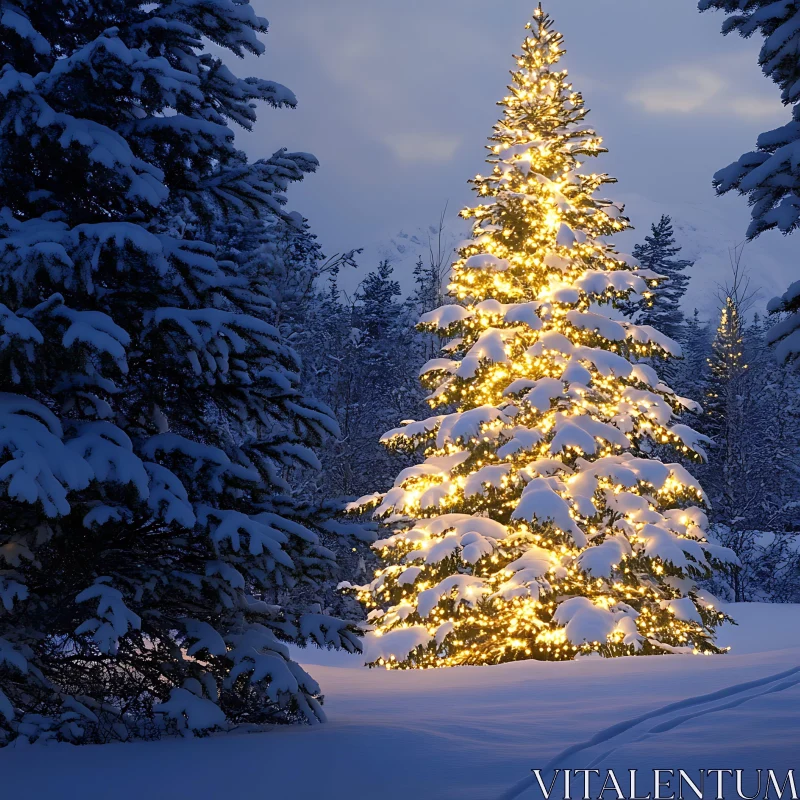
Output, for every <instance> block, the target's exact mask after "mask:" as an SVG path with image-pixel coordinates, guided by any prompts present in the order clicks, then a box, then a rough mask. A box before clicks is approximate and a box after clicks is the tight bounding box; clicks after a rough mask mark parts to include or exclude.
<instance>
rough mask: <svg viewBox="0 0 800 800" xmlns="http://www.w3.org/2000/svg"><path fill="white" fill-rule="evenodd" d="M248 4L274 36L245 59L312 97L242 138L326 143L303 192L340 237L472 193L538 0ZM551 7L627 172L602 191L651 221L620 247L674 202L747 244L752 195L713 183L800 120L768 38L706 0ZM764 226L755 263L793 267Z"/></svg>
mask: <svg viewBox="0 0 800 800" xmlns="http://www.w3.org/2000/svg"><path fill="white" fill-rule="evenodd" d="M252 3H253V5H254V6H255V8H256V11H257V12H258V13H259V14H262V15H263V16H266V17H267V18H268V19H269V20H270V23H271V32H270V34H269V36H268V37H267V48H268V50H267V54H266V55H265V56H263V57H262V58H260V59H255V58H248V59H247V60H246V63H245V64H244V65H242V64H236V65H235V67H236V70H237V72H238V73H239V74H241V75H246V74H254V75H259V76H263V77H268V78H271V79H273V80H277V81H280V82H281V83H284V84H286V85H287V86H289V87H290V88H291V89H292V90H293V91H294V92H295V93H296V94H297V95H298V99H299V107H298V109H297V110H295V111H271V110H268V109H264V110H263V111H262V113H261V116H260V122H259V124H258V126H257V128H256V131H255V132H254V133H253V134H249V135H246V136H240V139H239V141H240V142H241V144H242V146H243V147H244V148H245V149H246V150H247V152H248V153H249V154H250V155H251V156H252V157H254V158H258V157H262V156H265V155H268V154H270V153H271V152H272V151H273V150H275V149H277V148H278V147H279V146H284V145H285V146H287V147H289V148H290V149H292V150H305V151H309V152H312V153H314V154H315V155H316V156H317V157H318V158H319V160H320V161H321V164H322V166H321V169H320V171H319V172H318V173H317V174H316V175H314V176H311V177H309V178H307V179H306V182H305V184H304V185H303V186H302V187H299V188H295V189H293V190H292V191H291V195H290V206H291V207H292V208H294V209H297V210H299V211H300V212H301V213H303V215H304V216H306V217H308V218H309V219H310V221H311V223H312V226H313V228H314V230H315V231H316V232H317V233H318V234H319V237H320V239H321V241H322V242H323V245H324V246H325V248H326V250H327V251H328V252H335V251H337V250H340V249H343V248H350V247H357V246H364V245H365V246H367V247H368V248H369V247H371V246H374V245H375V244H376V243H377V242H380V241H381V240H386V239H388V238H389V237H391V236H392V235H394V234H397V233H398V231H400V230H401V229H406V230H411V229H414V228H415V227H416V226H420V225H423V224H426V223H428V222H431V221H433V220H434V219H435V218H437V217H438V214H439V212H440V210H441V209H442V207H443V205H444V203H445V202H446V201H449V207H450V210H451V211H452V212H453V216H454V215H455V212H457V211H458V210H459V209H460V208H461V207H462V206H463V205H464V204H466V203H468V202H470V192H469V189H468V187H467V184H466V180H467V179H468V178H469V177H471V176H472V175H474V174H475V173H476V172H479V171H480V170H481V169H482V167H483V155H484V151H483V145H484V143H485V140H486V137H487V135H488V134H489V132H490V130H491V127H492V125H493V124H494V122H495V120H496V118H497V113H498V109H497V108H496V106H495V102H496V101H497V100H498V99H499V98H500V97H501V96H502V95H503V94H504V90H505V85H506V83H507V79H508V70H509V69H510V67H511V65H512V58H511V56H512V53H515V52H517V51H518V50H519V44H520V42H521V41H522V38H523V36H524V26H525V23H526V22H527V20H528V19H529V18H530V15H531V12H532V10H533V8H534V0H424V1H423V0H402V2H398V0H394V1H393V2H392V1H391V0H336V1H335V2H331V0H300V2H297V0H252ZM545 5H546V9H547V10H549V11H550V12H551V14H553V16H554V18H555V21H556V26H557V28H558V29H559V30H561V31H562V32H563V33H564V35H565V37H566V47H567V50H568V53H567V56H566V58H565V60H564V62H562V63H563V64H564V66H566V68H567V69H569V72H570V77H571V79H572V82H573V83H574V85H575V87H576V88H577V89H579V90H580V91H582V92H583V94H584V97H585V98H586V101H587V105H588V107H589V108H591V109H592V113H591V114H590V115H589V121H590V123H591V124H592V125H593V126H594V127H595V128H596V129H597V130H598V131H599V132H600V134H601V135H602V136H603V137H604V139H605V143H606V145H607V146H608V147H609V150H610V153H609V154H608V155H606V156H604V157H603V158H602V161H601V162H600V164H599V165H598V166H599V167H600V168H601V169H603V170H605V171H607V172H609V173H610V174H612V175H614V176H616V177H617V178H619V181H620V183H619V185H618V186H617V187H609V188H608V189H607V191H606V194H607V195H609V196H612V197H615V198H617V197H618V198H621V199H623V200H625V201H627V202H628V211H629V213H630V214H631V216H632V217H633V219H634V223H635V224H636V225H637V227H638V228H639V230H638V231H637V233H636V234H635V235H634V234H631V235H634V236H635V238H634V239H632V240H630V242H627V243H621V246H622V247H623V249H627V250H630V248H631V247H632V242H633V241H636V240H638V238H640V236H641V234H642V233H643V231H642V228H643V227H644V226H645V224H646V223H647V222H649V216H648V215H651V214H654V213H656V211H659V212H660V211H661V210H665V211H669V210H670V209H672V208H674V209H675V213H676V215H677V216H681V215H683V217H684V218H688V217H692V216H693V215H694V214H693V211H692V209H696V210H697V217H698V220H697V222H696V223H691V222H690V223H688V224H690V225H691V224H696V225H697V227H698V228H699V229H708V228H712V227H713V228H715V233H714V234H713V236H715V237H716V238H718V239H720V241H719V248H720V249H721V251H726V249H727V247H728V246H729V245H732V244H734V243H735V242H734V241H722V240H723V239H730V238H731V237H738V238H739V240H741V238H743V234H744V229H745V225H746V220H747V216H748V212H747V209H746V203H745V201H744V200H743V199H740V198H725V199H722V200H717V199H715V198H714V195H713V190H712V189H711V186H710V182H711V177H712V175H713V173H714V171H715V170H716V169H719V168H720V167H723V166H726V165H727V164H728V163H729V162H730V161H732V160H734V159H735V158H738V156H739V155H740V154H741V153H742V152H743V151H744V150H746V149H750V148H752V147H753V145H754V144H755V138H756V136H757V135H758V133H760V132H761V131H763V130H766V129H769V128H771V127H775V126H777V125H779V124H782V123H783V122H785V121H786V120H788V117H789V112H788V110H785V109H783V108H782V106H781V104H780V102H779V99H778V89H777V87H775V86H774V85H773V84H772V83H770V82H769V81H768V80H767V79H766V78H764V77H763V76H762V75H761V72H760V70H759V68H758V66H757V63H756V59H757V51H758V47H759V46H760V39H757V38H756V39H753V40H751V41H744V40H742V39H741V38H739V37H738V36H728V37H722V36H721V35H720V32H719V29H720V25H721V23H722V21H723V17H722V15H721V14H719V13H706V14H702V15H701V14H699V13H698V12H697V3H696V0H549V2H547V3H546V4H545ZM638 201H641V202H638ZM637 205H638V206H639V209H638V212H639V213H638V215H637V208H636V207H635V206H637ZM709 215H711V216H709ZM640 218H641V219H640ZM706 234H707V235H709V236H710V235H711V234H709V233H708V231H707V230H706ZM713 236H712V238H713ZM762 240H763V241H760V242H759V243H758V244H757V245H752V246H749V248H748V251H749V252H748V258H749V259H750V260H752V261H754V262H755V263H753V264H752V267H753V268H754V271H756V272H757V271H758V262H759V261H760V260H761V258H762V254H763V258H765V259H767V260H769V261H770V262H771V263H772V262H774V263H778V264H780V265H781V268H783V264H786V262H787V261H789V260H790V257H791V255H792V254H793V253H794V252H796V243H795V242H793V241H791V240H789V241H782V240H781V237H780V235H778V234H774V233H769V234H766V235H765V236H764V237H762ZM370 252H371V251H369V250H368V254H365V258H366V259H367V260H370V255H369V253H370ZM366 266H369V267H372V266H373V264H371V263H370V264H367V265H366ZM792 266H793V264H792V265H790V266H787V267H785V269H786V278H787V281H786V282H788V279H789V278H790V277H791V269H792ZM767 271H769V270H767ZM774 271H775V267H774V264H773V267H772V272H774ZM723 277H724V276H723ZM773 277H774V276H773ZM782 277H783V276H781V275H778V276H777V278H774V280H775V281H777V282H778V283H780V282H781V279H782ZM766 283H767V286H766V287H765V288H766V291H767V293H769V291H770V290H771V288H772V287H771V286H770V285H769V284H770V279H767V281H766ZM775 288H780V286H776V287H775Z"/></svg>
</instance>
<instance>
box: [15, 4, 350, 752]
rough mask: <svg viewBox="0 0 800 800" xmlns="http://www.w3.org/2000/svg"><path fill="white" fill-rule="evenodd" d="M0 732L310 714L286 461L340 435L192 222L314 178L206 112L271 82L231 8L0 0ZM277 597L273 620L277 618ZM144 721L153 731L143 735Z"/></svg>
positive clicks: (317, 561) (272, 87)
mask: <svg viewBox="0 0 800 800" xmlns="http://www.w3.org/2000/svg"><path fill="white" fill-rule="evenodd" d="M0 12H1V13H0V42H1V43H2V44H0V47H2V63H3V67H2V73H1V74H0V96H2V104H0V195H2V198H3V199H2V202H3V204H4V208H3V209H2V211H0V303H1V304H0V320H1V322H0V325H2V329H3V334H2V348H0V372H1V374H2V376H3V383H4V386H5V387H6V388H7V392H6V393H5V394H3V395H2V396H0V431H1V433H0V453H1V454H2V458H1V459H0V486H1V487H2V494H3V499H2V508H3V512H4V513H3V524H2V530H0V542H1V546H0V552H2V558H3V569H2V573H0V596H2V601H3V605H4V608H5V614H4V616H3V621H2V624H0V653H2V661H3V667H2V673H1V674H0V689H1V690H2V692H0V715H2V720H0V738H2V739H3V740H4V741H9V740H10V739H13V738H15V737H24V738H26V739H29V740H34V739H42V740H46V739H52V738H58V739H63V740H67V741H105V740H108V739H110V738H125V737H126V736H128V735H130V734H131V733H133V734H134V735H149V734H151V733H154V732H157V731H158V730H161V729H163V728H164V727H168V728H169V727H172V728H177V729H180V730H184V731H190V730H207V729H211V728H215V727H219V728H226V727H228V726H229V725H231V724H233V723H249V724H262V723H268V722H269V723H271V722H276V721H291V720H296V719H306V720H308V721H316V720H318V719H321V718H322V716H323V714H322V710H321V708H320V699H321V697H320V690H319V687H318V686H317V684H316V683H315V682H314V681H313V679H312V678H311V677H310V676H308V675H307V674H306V673H305V672H304V671H303V670H302V669H301V668H300V667H299V666H298V665H297V664H296V663H294V662H292V661H291V659H290V658H289V652H288V649H287V647H286V645H285V644H284V643H283V642H284V641H288V640H294V641H309V640H310V641H314V642H316V643H318V644H320V645H323V646H327V645H333V646H338V647H345V648H347V649H349V650H353V649H355V648H357V646H358V640H357V637H356V635H355V631H354V629H353V628H352V627H351V626H350V625H349V624H347V623H345V622H343V621H340V620H335V619H330V618H327V617H325V616H323V615H321V614H318V613H316V612H315V611H314V609H313V607H312V608H311V609H306V608H304V607H303V606H302V605H298V604H296V603H295V602H294V601H293V600H292V591H293V588H295V587H298V586H300V585H307V584H313V583H315V582H318V581H320V580H322V579H323V578H324V577H325V576H327V575H328V574H329V573H330V571H331V569H332V567H333V559H332V554H331V552H330V550H328V549H326V548H325V547H323V546H322V545H321V543H320V540H319V535H318V533H317V532H316V531H315V530H314V529H313V519H311V518H310V509H309V507H308V506H306V505H304V504H303V503H301V502H298V501H297V500H295V499H293V498H292V496H291V492H290V486H289V485H288V484H287V482H286V480H285V477H284V475H285V471H286V469H287V468H289V467H291V465H293V464H314V463H315V462H316V457H315V456H314V454H313V451H312V449H311V448H312V447H314V446H317V445H319V444H320V443H321V442H322V440H323V439H324V438H325V437H326V436H328V435H331V434H336V433H337V426H336V422H335V421H334V419H333V417H332V415H331V413H330V411H329V410H328V409H327V408H326V407H324V406H322V405H321V404H319V403H318V402H316V401H314V400H311V399H310V398H309V397H308V396H307V395H306V394H304V391H303V387H302V386H301V383H300V368H301V365H300V362H299V359H298V356H297V354H296V353H295V352H294V350H292V349H291V348H290V347H289V346H288V345H287V344H286V342H285V341H284V340H283V339H282V337H281V336H280V333H279V331H278V330H277V329H276V328H275V327H274V326H273V325H272V324H270V323H269V322H268V321H267V318H268V317H269V315H270V314H271V312H272V311H273V310H274V307H273V304H272V301H271V298H270V295H269V293H268V291H267V289H268V286H267V284H266V283H265V282H264V281H263V280H262V279H261V278H260V277H259V275H257V274H256V273H254V272H252V271H249V270H247V269H242V268H241V266H242V265H241V264H237V263H236V261H234V260H225V259H224V258H220V257H217V255H216V253H215V248H214V247H213V246H212V245H211V244H208V243H206V242H204V241H202V240H200V239H198V238H196V236H195V235H194V234H193V232H192V231H193V228H194V227H197V226H199V227H198V229H200V228H202V227H203V226H204V225H206V223H207V221H208V219H209V217H210V216H212V215H215V214H220V215H228V216H235V215H249V216H250V218H252V220H253V224H254V225H255V224H256V223H257V221H258V219H259V218H264V217H265V216H266V215H271V216H272V218H274V219H276V220H281V221H282V222H283V223H284V224H286V225H293V224H296V223H297V217H295V216H294V215H290V214H287V213H286V212H285V211H284V210H283V204H284V202H285V198H284V194H283V193H284V190H285V189H286V188H287V186H288V185H289V184H290V183H292V182H294V181H299V180H301V179H302V178H303V175H304V174H305V173H307V172H309V171H311V170H313V169H314V168H315V167H316V160H315V159H314V158H313V157H311V156H308V155H306V154H302V153H294V154H293V153H288V152H285V151H280V152H278V153H277V154H276V155H275V156H273V157H272V158H270V159H267V160H264V161H260V162H256V163H254V164H251V163H248V161H247V159H246V157H245V156H244V154H243V153H241V152H240V151H238V150H237V149H236V148H235V146H234V142H233V131H232V130H231V128H230V123H232V122H235V123H237V124H238V125H240V126H242V127H244V128H246V129H249V128H250V127H251V126H252V125H253V123H254V121H255V104H256V102H257V101H263V102H266V103H268V104H270V105H272V106H275V107H285V106H293V105H294V104H295V99H294V96H293V95H292V93H291V92H290V91H289V90H287V89H286V88H284V87H283V86H280V85H279V84H276V83H273V82H271V81H266V80H262V79H253V78H249V79H245V80H242V79H239V78H237V77H236V76H234V75H233V74H232V73H231V72H230V70H229V69H228V68H227V67H226V66H225V65H224V64H223V63H222V61H220V59H219V58H218V57H216V56H214V55H211V54H210V53H207V52H205V46H204V42H208V41H210V42H213V43H214V44H215V45H217V46H219V47H222V48H225V49H227V50H229V51H231V52H233V53H235V54H236V55H243V54H245V53H251V54H256V55H258V54H260V53H261V52H262V51H263V49H264V47H263V44H262V43H261V42H260V40H259V34H263V33H265V32H266V30H267V22H266V20H264V19H261V18H259V17H257V16H256V15H255V13H254V11H253V9H252V7H251V6H250V5H249V3H248V2H247V0H168V1H167V0H154V2H149V3H144V4H142V3H139V2H129V0H95V2H89V3H87V2H85V1H84V0H58V1H57V2H56V1H55V0H15V2H9V0H0ZM281 602H284V603H285V605H281ZM159 720H161V721H162V722H159Z"/></svg>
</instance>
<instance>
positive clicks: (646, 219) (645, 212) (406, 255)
mask: <svg viewBox="0 0 800 800" xmlns="http://www.w3.org/2000/svg"><path fill="white" fill-rule="evenodd" d="M608 194H609V196H613V197H614V198H618V199H619V200H621V201H622V202H624V203H625V204H626V213H627V214H628V215H629V216H630V218H631V221H632V222H633V225H634V228H635V230H633V231H630V232H628V233H625V234H622V235H621V236H619V237H617V238H616V239H615V241H616V243H617V247H618V249H620V250H622V251H624V252H628V253H630V252H631V251H632V250H633V246H634V245H635V244H636V243H638V242H640V241H642V240H643V239H644V237H645V235H647V234H648V233H649V232H650V225H651V223H653V222H657V221H658V220H659V219H660V218H661V215H662V214H667V215H670V216H671V217H672V220H673V225H674V228H675V237H676V239H677V242H678V244H680V245H681V246H682V247H683V253H682V254H681V255H682V257H683V258H689V259H692V260H695V261H696V264H695V266H694V268H693V269H692V270H691V271H690V275H691V283H690V285H689V290H688V292H687V294H686V297H685V298H684V303H683V305H684V308H685V310H686V311H687V312H691V311H692V310H693V309H695V308H697V309H698V310H699V311H700V313H701V314H702V316H703V318H705V319H712V318H714V317H715V316H716V310H717V292H718V287H719V284H722V283H725V281H726V280H727V279H728V276H729V273H730V259H729V249H730V248H732V247H735V246H736V245H739V244H741V243H742V242H743V241H744V234H745V231H746V229H747V224H748V220H749V209H748V208H747V205H746V203H745V202H744V201H743V200H741V198H737V197H722V198H717V197H713V196H710V197H709V199H708V201H706V202H703V203H681V202H676V203H671V202H663V201H656V200H651V199H648V198H645V197H642V196H640V195H635V194H625V193H624V192H615V191H614V189H613V187H612V188H611V189H609V191H608ZM468 235H469V228H468V225H467V224H466V223H465V222H464V221H463V220H460V219H459V218H458V217H457V216H456V214H455V213H450V214H448V216H447V219H446V231H445V237H444V241H445V243H446V248H448V249H449V248H452V247H453V246H454V245H455V244H457V243H458V242H459V241H461V240H462V239H464V238H466V237H467V236H468ZM436 237H437V232H436V226H435V225H416V224H411V225H409V226H407V227H404V228H402V229H400V230H399V231H398V232H396V233H394V234H391V233H388V232H387V233H385V234H382V235H381V236H378V237H376V238H375V239H374V240H372V241H370V242H367V243H365V249H364V253H363V254H362V255H361V257H360V258H359V269H358V270H354V271H347V272H343V273H342V275H341V281H340V282H341V285H342V286H343V287H344V288H345V289H346V290H348V291H352V290H353V289H354V288H355V286H357V284H358V283H359V281H361V280H363V278H364V276H365V275H366V274H367V273H368V272H369V271H370V270H372V269H374V268H375V266H376V265H377V264H378V262H379V261H380V260H382V259H388V260H390V261H391V262H392V264H393V266H394V270H395V278H396V279H397V280H399V281H400V285H401V287H402V290H403V293H404V294H405V293H408V292H409V291H410V290H411V287H412V285H413V271H414V265H415V264H416V262H417V260H418V259H419V258H420V257H421V258H422V259H423V260H424V262H425V263H426V264H427V263H428V259H429V253H430V246H431V243H433V244H434V246H436V244H437V239H436ZM799 249H800V239H798V238H797V237H788V238H787V237H783V236H781V235H780V234H778V233H775V232H769V233H766V234H764V235H763V236H762V237H760V238H759V239H756V240H755V241H754V242H750V243H749V244H747V245H745V248H744V257H743V263H745V264H746V265H747V266H748V268H749V271H750V274H751V276H752V284H753V287H754V288H759V289H760V294H759V298H758V301H757V303H756V305H755V306H754V311H758V312H760V313H764V311H765V309H766V304H767V302H768V301H769V299H770V298H772V297H774V296H775V295H777V294H781V293H783V291H784V290H785V289H786V286H787V285H788V284H789V283H791V282H792V281H794V280H797V278H798V277H800V266H799V265H798V258H797V253H798V250H799Z"/></svg>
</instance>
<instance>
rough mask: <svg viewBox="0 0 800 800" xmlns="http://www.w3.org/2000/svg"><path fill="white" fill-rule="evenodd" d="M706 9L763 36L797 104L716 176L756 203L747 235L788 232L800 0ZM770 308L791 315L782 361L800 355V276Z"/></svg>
mask: <svg viewBox="0 0 800 800" xmlns="http://www.w3.org/2000/svg"><path fill="white" fill-rule="evenodd" d="M699 8H700V10H701V11H708V10H721V11H724V12H725V13H726V14H728V15H729V16H728V18H727V19H726V21H725V23H724V24H723V27H722V32H723V33H724V34H728V33H730V32H731V31H737V32H738V33H739V34H740V35H741V36H743V37H745V38H749V37H750V36H752V35H753V34H755V33H758V34H760V35H761V36H763V37H764V43H763V45H762V48H761V52H760V54H759V64H760V66H761V68H762V70H763V72H764V74H765V75H766V76H767V77H769V78H771V79H772V80H773V81H774V82H775V83H777V84H778V86H779V87H780V89H781V98H782V100H783V102H784V104H785V105H787V106H788V105H792V106H793V109H792V119H791V121H790V122H788V123H787V124H786V125H782V126H781V127H780V128H776V129H775V130H771V131H766V132H765V133H762V134H761V135H760V136H759V137H758V140H757V143H756V150H755V151H753V152H749V153H745V154H744V155H743V156H741V158H739V160H738V161H736V162H734V163H733V164H730V165H729V166H727V167H725V168H724V169H721V170H720V171H719V172H717V173H716V175H715V176H714V185H715V187H716V189H717V192H718V193H719V194H724V193H726V192H729V191H732V190H736V191H738V192H739V193H740V194H742V195H744V196H745V197H747V199H748V202H749V203H750V205H751V206H752V209H753V210H752V221H751V223H750V227H749V228H748V229H747V237H748V238H749V239H754V238H755V237H756V236H758V235H760V234H761V233H763V232H764V231H768V230H771V229H777V230H779V231H781V232H782V233H784V234H788V233H791V232H793V231H794V230H796V229H797V227H798V226H800V170H798V166H797V165H798V163H800V3H798V2H797V0H747V2H745V1H744V0H700V2H699ZM768 308H769V311H770V312H771V313H774V314H784V313H785V314H786V315H787V316H786V317H785V318H784V319H782V320H781V321H780V322H779V323H778V324H777V325H775V326H774V327H773V329H772V330H771V331H770V332H769V335H768V339H769V341H770V342H771V343H773V344H774V343H778V346H777V355H778V358H779V359H780V360H782V361H788V360H790V359H795V358H797V356H798V354H800V281H797V282H795V283H793V284H792V285H791V286H790V287H789V288H788V290H787V291H786V292H785V293H784V294H783V295H782V296H780V297H776V298H774V299H773V300H771V301H770V303H769V305H768Z"/></svg>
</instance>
